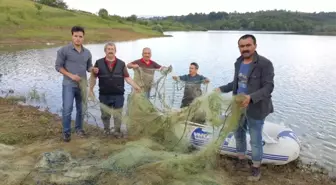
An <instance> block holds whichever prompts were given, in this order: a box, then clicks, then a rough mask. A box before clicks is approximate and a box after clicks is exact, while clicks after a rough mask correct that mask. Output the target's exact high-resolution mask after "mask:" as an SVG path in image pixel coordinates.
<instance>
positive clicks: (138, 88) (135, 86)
mask: <svg viewBox="0 0 336 185" xmlns="http://www.w3.org/2000/svg"><path fill="white" fill-rule="evenodd" d="M125 81H126V82H127V83H128V84H129V85H131V86H132V87H133V88H134V89H136V90H140V87H139V86H138V84H136V83H135V82H134V81H133V79H132V78H131V77H126V78H125Z"/></svg>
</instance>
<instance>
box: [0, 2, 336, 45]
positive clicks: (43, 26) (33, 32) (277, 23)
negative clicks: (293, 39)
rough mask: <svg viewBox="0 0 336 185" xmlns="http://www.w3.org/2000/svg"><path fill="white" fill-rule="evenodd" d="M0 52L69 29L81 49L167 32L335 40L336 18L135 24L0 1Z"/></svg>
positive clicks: (208, 18) (175, 19) (63, 36)
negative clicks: (81, 32)
mask: <svg viewBox="0 0 336 185" xmlns="http://www.w3.org/2000/svg"><path fill="white" fill-rule="evenodd" d="M0 10H1V11H0V24H1V25H2V26H1V27H0V31H1V35H0V51H16V50H21V49H33V48H34V49H35V48H36V49H39V48H47V47H55V46H58V45H63V44H65V43H68V42H69V38H70V29H71V27H72V26H74V23H75V24H76V25H80V26H83V27H84V28H85V29H86V37H85V43H86V44H92V43H102V42H106V41H115V42H116V41H132V40H137V39H146V38H153V37H167V35H164V32H167V31H213V30H216V31H247V30H249V31H273V32H276V31H280V32H281V31H285V32H291V33H288V34H302V35H336V12H320V13H303V12H292V11H285V10H272V11H259V12H254V13H250V12H247V13H237V12H233V13H227V12H210V13H209V14H205V13H190V14H188V15H184V16H166V17H151V18H141V17H137V16H136V15H131V16H129V17H121V16H118V15H111V14H110V12H108V11H107V10H106V9H104V8H101V9H100V10H99V11H98V10H97V11H98V13H97V14H94V13H91V12H86V11H82V10H73V9H68V7H67V5H66V3H64V2H63V1H61V0H57V1H56V0H16V1H11V0H0Z"/></svg>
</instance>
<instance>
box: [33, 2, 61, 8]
mask: <svg viewBox="0 0 336 185" xmlns="http://www.w3.org/2000/svg"><path fill="white" fill-rule="evenodd" d="M35 2H37V3H40V4H44V5H47V6H51V7H55V8H61V9H68V5H67V4H66V3H65V2H64V1H63V0H35Z"/></svg>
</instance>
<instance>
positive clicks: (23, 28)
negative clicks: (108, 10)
mask: <svg viewBox="0 0 336 185" xmlns="http://www.w3.org/2000/svg"><path fill="white" fill-rule="evenodd" d="M102 6H103V5H102ZM97 11H98V10H97ZM0 25H1V26H0V32H1V34H0V45H3V46H6V45H8V44H11V45H12V44H13V45H15V44H24V43H26V44H39V43H47V42H53V43H60V42H68V41H69V39H70V28H71V27H72V26H74V25H81V26H83V27H85V28H86V32H87V33H86V38H85V39H86V41H87V42H98V41H106V40H113V41H122V40H132V39H138V38H146V37H155V36H162V35H163V34H162V32H160V31H158V30H155V29H153V28H152V27H151V26H147V25H141V24H138V23H136V22H134V21H132V20H131V21H128V20H126V18H121V17H118V16H109V15H108V16H107V17H101V16H98V15H95V14H92V13H88V12H84V11H79V10H67V9H62V8H55V7H50V6H46V5H42V4H38V3H34V2H33V1H31V0H0Z"/></svg>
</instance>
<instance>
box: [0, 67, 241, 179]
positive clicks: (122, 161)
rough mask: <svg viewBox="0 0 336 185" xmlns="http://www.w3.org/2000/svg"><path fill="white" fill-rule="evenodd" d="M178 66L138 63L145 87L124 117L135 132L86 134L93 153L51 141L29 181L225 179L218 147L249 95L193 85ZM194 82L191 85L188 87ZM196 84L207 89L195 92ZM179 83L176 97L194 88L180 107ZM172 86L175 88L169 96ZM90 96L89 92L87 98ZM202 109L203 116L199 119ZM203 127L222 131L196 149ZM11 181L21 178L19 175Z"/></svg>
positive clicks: (84, 87) (86, 145)
mask: <svg viewBox="0 0 336 185" xmlns="http://www.w3.org/2000/svg"><path fill="white" fill-rule="evenodd" d="M171 72H172V68H171V67H168V68H165V69H163V70H149V69H146V70H143V69H141V68H138V69H135V70H134V76H135V81H136V82H137V83H138V84H139V85H140V86H141V88H142V92H135V91H134V90H132V93H131V94H129V95H128V99H127V102H126V103H125V104H126V105H127V106H125V108H124V113H123V117H122V120H123V123H124V124H126V127H127V133H128V139H123V140H122V141H121V140H120V142H118V140H116V139H113V138H108V139H107V140H101V139H97V138H92V139H87V140H81V141H80V143H78V144H77V146H76V147H78V150H82V152H83V153H85V155H78V156H73V155H72V153H71V152H70V151H71V149H62V148H58V149H57V150H51V149H50V150H49V151H48V152H44V153H42V154H40V155H39V156H40V157H39V158H38V159H37V161H36V163H35V165H34V166H33V170H30V171H29V174H27V177H25V178H26V180H23V181H21V183H22V184H31V183H32V182H33V183H34V184H71V185H77V184H78V185H79V184H81V185H91V184H136V185H150V184H153V185H154V184H169V185H184V184H186V185H187V184H190V185H207V184H209V185H210V184H211V185H215V184H225V182H226V181H227V179H228V176H226V175H225V174H218V173H217V172H216V171H215V169H216V167H217V164H218V161H217V160H218V150H219V148H220V145H221V144H222V143H223V142H224V139H225V138H226V136H227V135H228V133H229V132H232V131H234V130H235V129H236V128H237V127H238V122H239V119H240V117H241V115H242V111H243V110H242V108H240V107H239V104H240V102H242V101H243V98H244V97H242V96H236V97H232V98H229V99H228V98H224V97H223V96H222V95H221V94H220V93H218V92H214V91H210V92H208V91H207V85H206V84H199V85H196V86H195V85H191V86H190V84H186V83H185V82H182V81H172V80H171V76H170V74H171ZM168 78H170V81H171V84H173V85H171V87H169V88H170V89H169V90H167V89H166V88H167V86H168V85H167V84H168V83H167V81H168V80H169V79H168ZM80 86H81V89H82V91H83V94H84V95H85V97H86V95H87V94H88V93H87V89H88V88H87V87H88V82H85V81H84V82H81V84H80ZM186 86H188V90H187V92H186V91H185V90H184V88H183V87H186ZM200 86H203V89H202V87H200ZM193 87H194V88H196V90H197V91H198V93H199V94H196V95H195V94H194V93H193V92H192V91H193V89H192V88H193ZM182 89H183V90H182ZM179 90H180V92H179V93H180V94H183V95H182V98H180V99H179V100H174V101H175V103H176V102H178V103H180V102H181V101H182V99H183V97H188V96H190V95H188V93H189V94H191V96H193V98H194V99H193V101H192V102H191V103H190V105H189V106H187V107H183V108H179V107H178V106H173V105H172V103H171V102H172V101H173V100H172V99H174V98H176V97H177V95H176V93H177V91H179ZM145 91H147V92H150V95H149V96H147V94H146V92H145ZM167 91H170V92H174V93H175V94H174V93H173V95H170V96H169V95H168V94H167V93H166V92H167ZM180 97H181V96H180ZM90 101H94V102H96V104H95V106H96V107H98V108H99V109H103V110H104V111H106V112H109V113H110V114H111V115H112V116H113V114H114V111H116V110H114V109H113V108H111V107H108V106H106V105H103V104H101V103H99V101H98V100H97V99H94V100H92V99H91V100H90ZM90 101H88V99H87V98H85V100H84V104H88V103H90ZM86 107H87V106H86ZM199 115H201V116H199ZM223 115H225V116H223ZM197 117H199V118H198V119H200V120H202V123H199V122H195V120H197V119H196V118H197ZM197 127H207V128H211V129H212V130H213V133H218V134H214V135H213V139H212V140H211V141H210V142H209V143H208V144H207V145H206V146H205V147H203V148H201V149H200V150H194V149H193V148H192V147H191V144H190V139H191V138H190V133H191V132H192V131H193V130H194V129H195V128H197ZM111 140H113V141H111ZM71 142H75V141H71ZM78 142H79V141H78ZM76 150H77V149H76ZM103 151H104V152H103ZM0 166H1V165H0ZM19 166H20V164H18V166H11V167H10V169H11V170H13V171H14V169H16V168H17V167H19ZM23 169H24V167H23ZM27 172H28V168H27ZM21 180H22V179H21ZM11 182H15V180H13V178H12V181H11ZM8 184H11V183H8ZM12 184H15V183H12Z"/></svg>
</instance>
